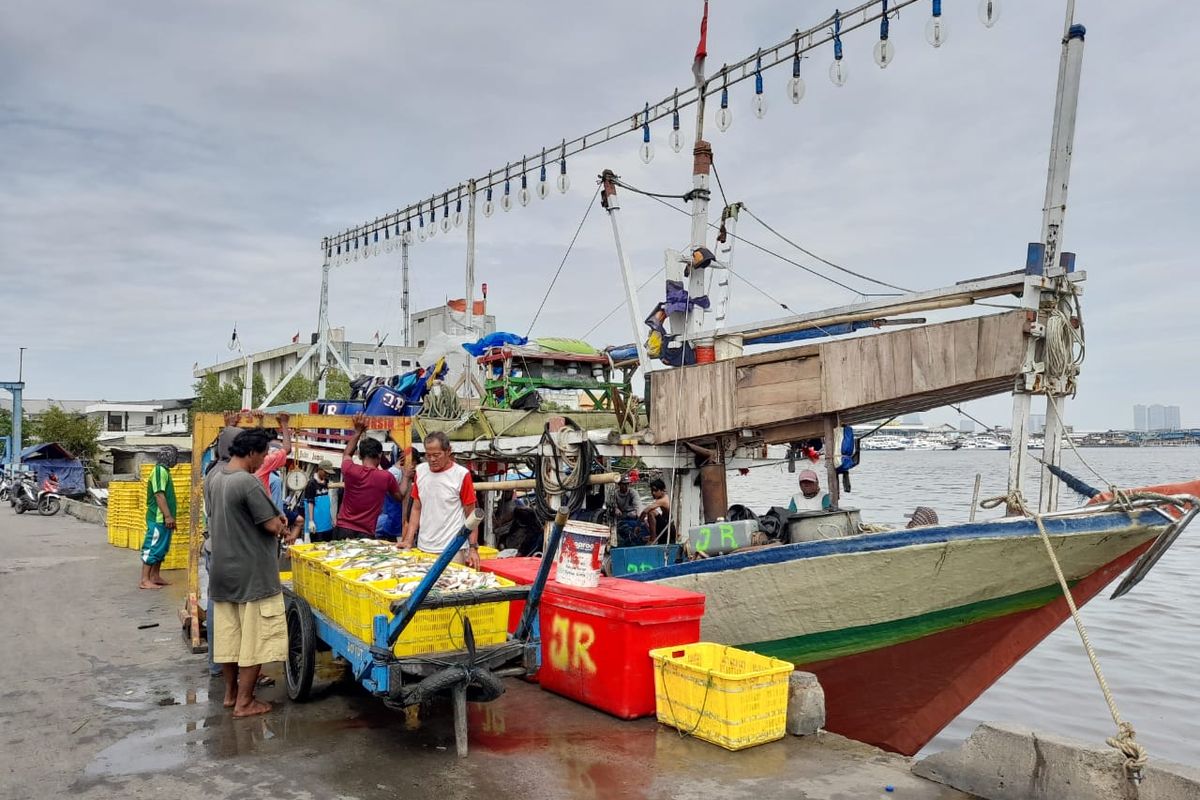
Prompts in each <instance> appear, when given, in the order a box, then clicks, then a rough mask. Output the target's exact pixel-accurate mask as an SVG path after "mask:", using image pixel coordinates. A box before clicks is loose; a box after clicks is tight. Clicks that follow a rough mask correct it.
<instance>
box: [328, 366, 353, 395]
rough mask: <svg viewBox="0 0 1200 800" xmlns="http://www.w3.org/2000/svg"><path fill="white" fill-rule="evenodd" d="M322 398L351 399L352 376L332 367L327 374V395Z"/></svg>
mask: <svg viewBox="0 0 1200 800" xmlns="http://www.w3.org/2000/svg"><path fill="white" fill-rule="evenodd" d="M321 399H322V400H349V399H350V378H349V377H347V376H346V373H344V372H342V371H341V370H338V369H331V370H329V373H328V374H327V375H326V376H325V396H324V397H322V398H321Z"/></svg>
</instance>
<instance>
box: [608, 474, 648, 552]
mask: <svg viewBox="0 0 1200 800" xmlns="http://www.w3.org/2000/svg"><path fill="white" fill-rule="evenodd" d="M613 506H614V510H615V512H616V513H615V515H614V516H615V518H616V520H617V541H618V542H619V543H620V546H621V547H628V546H631V545H640V544H646V542H647V540H648V539H649V536H650V529H649V528H648V527H647V526H646V523H645V522H643V521H642V501H641V499H640V498H639V497H638V495H637V492H635V491H634V490H633V489H632V487H630V485H629V476H628V475H622V476H621V477H620V478H619V479H618V480H617V490H616V491H615V492H613Z"/></svg>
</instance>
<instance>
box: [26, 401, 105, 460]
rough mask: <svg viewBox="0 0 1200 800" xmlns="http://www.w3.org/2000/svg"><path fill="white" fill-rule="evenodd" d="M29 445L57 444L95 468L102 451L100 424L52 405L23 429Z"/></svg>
mask: <svg viewBox="0 0 1200 800" xmlns="http://www.w3.org/2000/svg"><path fill="white" fill-rule="evenodd" d="M23 430H24V431H25V434H24V438H25V439H26V440H27V441H26V444H27V445H28V444H47V443H49V442H57V443H58V444H61V445H62V446H63V447H65V448H66V449H67V450H69V451H71V455H73V456H75V457H76V458H78V459H79V460H81V461H83V462H85V463H87V464H89V465H94V464H95V463H96V455H97V454H98V453H99V452H100V445H99V443H98V442H99V437H100V421H99V420H95V419H88V417H87V416H86V415H85V414H77V413H72V412H70V411H63V410H62V409H61V408H59V407H58V406H51V407H50V408H48V409H46V411H44V412H43V413H41V414H39V415H38V416H37V417H36V418H34V419H31V420H30V421H29V422H28V423H27V424H26V425H25V426H24V428H23Z"/></svg>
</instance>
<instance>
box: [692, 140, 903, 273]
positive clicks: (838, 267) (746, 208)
mask: <svg viewBox="0 0 1200 800" xmlns="http://www.w3.org/2000/svg"><path fill="white" fill-rule="evenodd" d="M712 170H713V177H715V178H716V179H717V188H718V189H719V190H720V192H721V202H723V203H724V204H725V205H726V206H728V205H729V200H728V199H726V197H725V187H724V186H723V185H722V184H721V173H720V172H719V171H718V170H717V163H716V162H715V161H714V162H713V165H712ZM742 211H745V212H746V213H747V214H749V215H750V217H751V218H752V219H754V221H755V222H757V223H758V224H759V225H762V226H763V227H764V228H766V229H767V230H769V231H770V232H771V233H773V234H775V235H776V236H778V237H779V238H780V239H782V240H783V241H785V242H787V243H788V244H790V245H791V246H792V247H794V248H796V249H797V250H799V251H800V252H801V253H804V254H805V255H806V256H809V257H810V258H815V259H816V260H817V261H820V262H821V263H822V264H825V265H827V266H830V267H833V268H834V269H836V270H840V271H841V272H844V273H846V274H847V275H853V276H854V277H856V278H859V279H861V280H864V281H867V282H868V283H874V284H877V285H879V286H883V287H885V288H888V289H895V290H896V291H898V292H912V289H905V288H904V287H903V286H896V285H894V284H891V283H885V282H884V281H881V280H876V279H875V278H872V277H870V276H868V275H863V274H862V273H860V272H855V271H854V270H852V269H848V268H846V267H843V266H841V265H839V264H835V263H833V262H832V261H830V260H829V259H827V258H822V257H821V256H819V255H817V254H816V253H814V252H813V251H811V250H807V249H805V248H804V247H801V246H800V245H798V244H796V243H795V242H793V241H792V240H791V239H789V238H787V237H786V236H784V235H783V234H782V233H780V232H779V231H777V230H775V229H774V228H772V227H771V226H770V225H768V224H767V223H765V222H763V220H762V218H761V217H759V216H758V215H757V214H755V213H754V212H753V211H751V210H750V207H749V206H747V205H746V204H745V203H742ZM734 238H737V237H736V236H735V237H734Z"/></svg>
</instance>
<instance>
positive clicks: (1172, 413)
mask: <svg viewBox="0 0 1200 800" xmlns="http://www.w3.org/2000/svg"><path fill="white" fill-rule="evenodd" d="M1133 427H1134V430H1136V431H1141V432H1143V433H1145V432H1153V431H1178V430H1182V428H1183V425H1182V424H1181V422H1180V414H1179V406H1163V405H1159V404H1157V403H1155V404H1154V405H1152V406H1134V407H1133Z"/></svg>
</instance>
